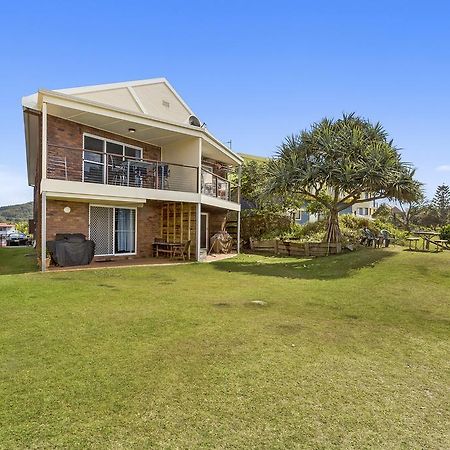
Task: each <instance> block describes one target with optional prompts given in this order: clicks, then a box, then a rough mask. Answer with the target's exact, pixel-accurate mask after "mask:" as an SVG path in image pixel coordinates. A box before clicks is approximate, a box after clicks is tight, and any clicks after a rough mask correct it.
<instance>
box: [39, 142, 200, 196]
mask: <svg viewBox="0 0 450 450" xmlns="http://www.w3.org/2000/svg"><path fill="white" fill-rule="evenodd" d="M197 173H198V168H197V167H193V166H187V165H182V164H174V163H168V162H163V161H152V160H145V159H140V158H132V157H129V156H123V155H117V154H111V153H105V152H97V151H92V150H85V149H77V148H71V147H62V146H55V145H50V144H49V145H48V155H47V177H48V178H51V179H57V180H67V181H82V182H85V183H97V184H109V185H115V186H129V187H137V188H148V189H159V190H170V191H182V192H198V188H197V185H198V178H197Z"/></svg>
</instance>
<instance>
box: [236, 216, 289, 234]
mask: <svg viewBox="0 0 450 450" xmlns="http://www.w3.org/2000/svg"><path fill="white" fill-rule="evenodd" d="M290 228H291V219H290V217H289V216H287V215H286V214H282V213H276V212H268V211H254V210H251V211H249V212H245V213H243V217H242V220H241V238H242V239H244V241H248V240H249V239H250V238H254V239H261V238H266V239H271V238H275V237H278V236H280V235H282V234H284V233H286V232H287V231H288V230H289V229H290Z"/></svg>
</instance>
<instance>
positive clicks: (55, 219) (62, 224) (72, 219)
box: [47, 199, 89, 240]
mask: <svg viewBox="0 0 450 450" xmlns="http://www.w3.org/2000/svg"><path fill="white" fill-rule="evenodd" d="M66 206H69V207H70V209H71V211H70V213H69V214H66V213H65V212H64V208H65V207H66ZM56 233H83V234H84V235H85V236H88V235H89V203H81V202H72V201H65V200H51V199H47V240H53V239H55V234H56Z"/></svg>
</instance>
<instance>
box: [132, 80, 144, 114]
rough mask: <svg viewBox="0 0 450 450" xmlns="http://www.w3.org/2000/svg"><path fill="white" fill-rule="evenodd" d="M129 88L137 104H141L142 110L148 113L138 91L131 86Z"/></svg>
mask: <svg viewBox="0 0 450 450" xmlns="http://www.w3.org/2000/svg"><path fill="white" fill-rule="evenodd" d="M127 89H128V92H129V93H130V94H131V96H132V97H133V98H134V101H135V102H136V104H137V105H138V106H139V108H140V110H141V111H142V112H143V113H144V114H148V112H147V110H146V109H145V106H144V105H143V104H142V102H141V99H140V98H139V97H138V96H137V94H136V91H135V90H134V89H133V88H132V87H131V86H128V87H127Z"/></svg>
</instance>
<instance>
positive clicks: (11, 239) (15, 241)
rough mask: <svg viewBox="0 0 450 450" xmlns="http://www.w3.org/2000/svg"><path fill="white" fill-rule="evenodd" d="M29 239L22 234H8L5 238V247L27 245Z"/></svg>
mask: <svg viewBox="0 0 450 450" xmlns="http://www.w3.org/2000/svg"><path fill="white" fill-rule="evenodd" d="M29 243H30V238H29V237H28V236H27V235H26V234H23V233H10V234H8V236H6V245H29Z"/></svg>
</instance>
